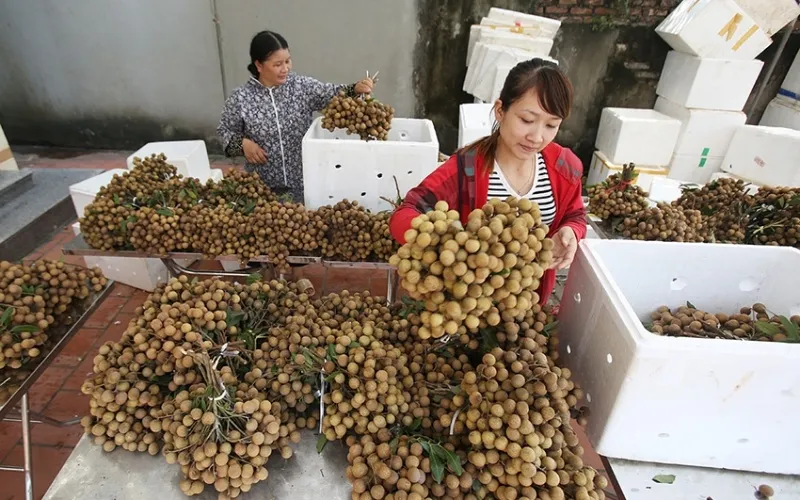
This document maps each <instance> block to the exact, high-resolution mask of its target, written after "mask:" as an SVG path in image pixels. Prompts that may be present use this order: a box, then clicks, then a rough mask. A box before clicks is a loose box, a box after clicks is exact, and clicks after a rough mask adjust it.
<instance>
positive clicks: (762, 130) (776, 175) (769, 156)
mask: <svg viewBox="0 0 800 500" xmlns="http://www.w3.org/2000/svg"><path fill="white" fill-rule="evenodd" d="M798 160H800V130H792V129H788V128H780V127H764V126H761V125H745V126H743V127H739V128H738V129H737V130H736V133H735V134H734V135H733V140H732V141H731V147H730V148H729V149H728V154H726V155H725V160H724V162H723V164H722V169H723V170H724V171H726V172H730V173H732V174H734V175H737V176H739V177H741V178H743V179H748V180H751V181H753V182H757V183H759V184H765V185H767V186H790V187H798V186H800V171H798V168H797V167H798Z"/></svg>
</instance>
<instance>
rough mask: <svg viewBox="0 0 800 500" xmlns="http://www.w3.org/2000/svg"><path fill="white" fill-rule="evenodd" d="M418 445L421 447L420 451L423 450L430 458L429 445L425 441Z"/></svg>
mask: <svg viewBox="0 0 800 500" xmlns="http://www.w3.org/2000/svg"><path fill="white" fill-rule="evenodd" d="M419 444H420V445H421V446H422V449H423V450H425V453H426V454H427V455H428V456H429V457H430V456H431V444H430V443H429V442H428V441H426V440H424V439H423V440H421V441H420V442H419Z"/></svg>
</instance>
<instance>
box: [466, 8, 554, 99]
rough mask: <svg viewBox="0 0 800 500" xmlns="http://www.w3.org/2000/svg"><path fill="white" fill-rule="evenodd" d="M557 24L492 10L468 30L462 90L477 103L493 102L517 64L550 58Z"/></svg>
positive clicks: (550, 20) (542, 19) (545, 19)
mask: <svg viewBox="0 0 800 500" xmlns="http://www.w3.org/2000/svg"><path fill="white" fill-rule="evenodd" d="M560 26H561V22H560V21H556V20H554V19H548V18H546V17H539V16H534V15H532V14H524V13H521V12H515V11H511V10H505V9H498V8H496V7H492V8H491V9H490V10H489V15H488V16H486V17H484V18H483V19H482V20H481V22H480V24H477V25H474V26H472V27H471V28H470V33H469V45H468V47H467V76H466V78H465V79H464V86H463V89H464V91H465V92H467V93H468V94H471V95H473V96H474V97H475V99H476V100H480V101H481V102H490V103H491V102H494V101H496V100H497V98H498V97H499V96H500V90H502V88H503V83H504V82H505V80H506V77H507V76H508V72H509V71H510V70H511V68H513V67H514V66H515V65H516V64H517V63H520V62H522V61H526V60H528V59H533V58H534V57H541V58H542V59H546V60H550V61H553V62H556V61H555V60H554V59H552V58H550V57H549V55H550V50H551V49H552V47H553V39H554V38H555V36H556V33H557V32H558V29H559V27H560Z"/></svg>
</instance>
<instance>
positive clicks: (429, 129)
mask: <svg viewBox="0 0 800 500" xmlns="http://www.w3.org/2000/svg"><path fill="white" fill-rule="evenodd" d="M321 123H322V121H321V118H317V119H315V120H314V122H313V123H312V124H311V127H310V128H309V129H308V132H306V135H305V136H304V137H303V183H304V189H305V205H306V207H308V208H319V207H321V206H323V205H331V204H333V203H337V202H339V201H340V200H342V199H345V198H347V199H348V200H351V201H358V203H359V204H361V205H362V206H364V207H366V208H368V209H370V210H373V211H381V210H391V209H392V206H391V205H390V204H389V203H388V202H386V201H385V200H382V199H381V197H386V198H389V199H390V200H393V199H395V198H396V197H397V191H396V189H395V183H394V177H396V178H397V183H398V186H399V187H400V195H401V196H404V195H405V194H406V193H407V192H408V190H409V189H411V188H414V187H416V186H417V185H418V184H419V183H420V182H421V181H422V179H424V178H425V177H426V176H427V175H428V174H430V173H431V172H433V170H434V169H435V168H436V165H437V164H438V160H439V141H438V140H437V138H436V130H435V129H434V128H433V122H431V121H430V120H420V119H411V118H395V119H394V120H392V128H391V130H390V131H389V140H388V141H362V140H361V139H360V138H359V137H358V136H357V135H347V134H346V133H345V131H344V130H336V131H334V132H329V131H327V130H325V129H323V128H322V126H321Z"/></svg>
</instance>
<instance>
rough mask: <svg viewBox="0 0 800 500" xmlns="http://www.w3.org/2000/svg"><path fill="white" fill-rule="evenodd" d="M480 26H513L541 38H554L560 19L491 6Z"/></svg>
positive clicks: (559, 25)
mask: <svg viewBox="0 0 800 500" xmlns="http://www.w3.org/2000/svg"><path fill="white" fill-rule="evenodd" d="M481 25H482V26H514V27H516V28H518V29H521V30H525V33H530V34H535V35H536V36H540V37H542V38H551V39H552V38H555V37H556V33H558V29H559V28H560V27H561V21H558V20H556V19H550V18H547V17H541V16H535V15H533V14H525V13H523V12H516V11H513V10H507V9H500V8H497V7H492V8H490V9H489V15H488V16H486V17H484V18H483V19H481Z"/></svg>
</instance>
